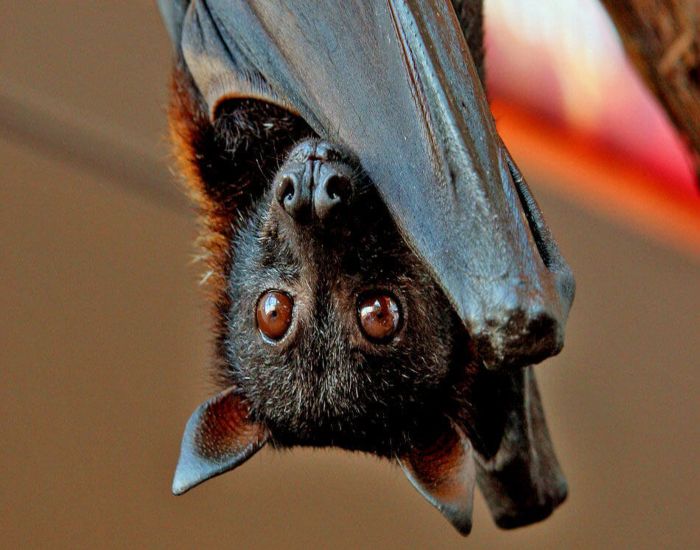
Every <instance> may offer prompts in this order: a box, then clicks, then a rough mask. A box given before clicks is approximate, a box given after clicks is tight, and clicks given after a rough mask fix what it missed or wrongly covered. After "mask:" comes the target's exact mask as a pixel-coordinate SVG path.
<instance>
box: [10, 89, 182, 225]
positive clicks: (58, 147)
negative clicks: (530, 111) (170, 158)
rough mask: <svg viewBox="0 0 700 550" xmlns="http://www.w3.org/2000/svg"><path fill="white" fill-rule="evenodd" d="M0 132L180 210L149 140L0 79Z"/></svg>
mask: <svg viewBox="0 0 700 550" xmlns="http://www.w3.org/2000/svg"><path fill="white" fill-rule="evenodd" d="M0 133H2V134H5V135H6V136H7V137H9V138H11V139H13V140H15V141H18V142H21V143H23V144H25V145H26V146H27V147H29V148H30V149H32V150H33V151H35V152H41V153H42V154H46V155H48V156H51V157H54V158H57V159H58V160H67V161H70V162H71V163H72V164H77V165H79V166H82V167H84V168H86V169H87V170H89V171H91V172H93V173H95V174H96V175H98V176H106V177H107V178H108V179H109V180H110V181H114V182H115V183H117V184H119V185H121V186H124V187H127V188H128V189H130V190H131V191H134V192H136V193H138V194H140V195H141V196H143V197H144V198H146V199H148V200H150V201H153V202H155V203H156V204H160V205H163V206H165V207H166V208H169V209H173V210H176V211H180V212H183V213H184V212H186V211H187V203H186V200H185V199H184V195H183V194H182V193H180V192H179V191H178V189H177V186H176V185H175V184H174V180H175V178H174V176H172V175H171V174H170V172H169V171H168V168H167V159H166V158H165V155H164V158H158V155H157V154H154V152H153V151H154V147H153V143H139V139H138V137H137V136H133V135H131V134H130V133H127V132H124V131H123V130H121V129H119V128H115V127H114V125H113V124H109V123H106V122H103V121H98V120H96V119H95V118H94V117H90V116H88V115H86V114H85V113H81V112H76V111H75V110H74V109H72V108H70V107H68V106H67V105H63V104H60V103H58V102H56V101H54V100H53V99H52V98H50V97H42V96H40V95H38V94H36V93H35V92H34V91H33V90H31V89H27V88H23V87H20V86H17V85H15V84H14V83H11V82H7V81H5V80H0Z"/></svg>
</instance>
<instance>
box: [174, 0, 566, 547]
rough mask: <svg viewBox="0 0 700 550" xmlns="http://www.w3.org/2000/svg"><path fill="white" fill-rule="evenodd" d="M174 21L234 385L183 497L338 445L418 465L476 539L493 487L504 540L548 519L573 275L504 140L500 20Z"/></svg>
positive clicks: (180, 483)
mask: <svg viewBox="0 0 700 550" xmlns="http://www.w3.org/2000/svg"><path fill="white" fill-rule="evenodd" d="M453 8H455V9H456V11H455V9H453ZM161 9H162V11H163V13H164V15H165V17H166V21H167V22H168V24H169V30H170V32H171V36H172V37H173V40H174V42H175V44H176V67H175V71H174V77H173V88H172V90H173V93H172V96H171V97H172V101H171V109H170V120H171V128H172V134H173V138H174V141H175V144H176V149H177V154H178V158H179V160H180V163H181V168H182V171H183V172H184V174H185V175H186V178H187V181H188V183H189V185H190V189H191V191H192V193H193V195H194V198H195V200H196V201H197V204H198V205H199V207H200V211H201V214H202V221H203V226H204V231H203V243H204V247H205V249H206V250H207V253H208V260H207V261H208V272H207V275H206V278H207V280H208V285H209V287H210V289H211V293H212V301H213V303H214V309H215V334H216V344H215V345H216V353H215V357H216V365H215V369H216V373H217V379H218V380H219V381H220V383H221V386H222V388H223V391H222V393H220V394H219V395H217V396H215V397H214V398H213V399H211V400H210V401H208V402H206V403H204V404H203V405H202V406H201V407H200V408H199V409H198V410H197V411H195V413H194V415H193V416H192V418H191V419H190V421H189V423H188V425H187V428H186V430H185V435H184V438H183V443H182V452H181V457H180V462H179V464H178V468H177V472H176V476H175V481H174V485H173V490H174V492H175V493H178V494H179V493H182V492H184V491H186V490H188V489H189V488H191V487H193V486H194V485H196V484H198V483H200V482H202V481H204V480H206V479H208V478H210V477H212V476H214V475H218V474H220V473H223V472H225V471H228V470H230V469H232V468H235V467H236V466H238V465H239V464H241V463H242V462H243V461H244V460H246V459H247V458H249V457H250V456H252V455H253V454H254V453H255V452H256V451H257V450H259V449H260V448H261V447H262V446H263V445H265V444H270V445H273V446H276V447H291V446H296V445H309V446H317V447H323V446H337V447H341V448H345V449H349V450H355V451H363V452H369V453H373V454H376V455H378V456H382V457H386V458H389V459H392V460H396V461H397V462H398V463H399V464H400V465H401V467H402V468H403V469H404V471H405V473H406V475H407V477H408V478H409V480H410V481H411V482H412V483H413V484H414V486H415V487H416V489H417V490H418V491H419V492H420V493H421V494H422V495H423V496H424V497H425V498H426V499H427V500H428V501H429V502H431V504H433V505H434V506H436V507H437V508H438V509H439V510H440V511H441V512H442V513H443V514H444V515H445V516H446V518H447V519H448V520H449V521H451V522H452V524H453V525H454V526H455V527H456V528H457V529H458V530H459V531H460V532H462V533H464V534H466V533H468V532H469V530H470V529H471V507H472V493H473V488H474V485H475V482H476V481H478V483H479V486H480V487H481V490H482V492H483V493H484V495H485V497H486V499H487V501H488V503H489V505H490V507H491V510H492V513H493V515H494V518H495V519H496V521H497V523H498V524H499V525H500V526H502V527H516V526H519V525H524V524H527V523H531V522H533V521H537V520H540V519H542V518H544V517H546V516H548V515H549V514H550V513H551V512H552V510H553V509H554V508H555V507H556V506H557V505H558V504H559V503H561V502H562V501H563V500H564V498H565V497H566V482H565V480H564V478H563V475H562V473H561V471H560V469H559V466H558V463H557V460H556V458H555V456H554V452H553V450H552V446H551V442H550V441H549V435H548V433H547V428H546V425H545V421H544V416H543V412H542V408H541V405H540V401H539V394H538V392H537V388H536V385H535V381H534V375H533V373H532V372H531V367H530V366H529V365H531V364H533V363H536V362H538V361H540V360H542V359H543V358H545V357H547V356H549V355H552V354H553V353H556V352H557V351H558V350H559V349H560V347H561V343H562V337H563V322H564V320H565V318H566V314H567V312H568V308H569V305H570V303H571V299H572V297H573V279H572V278H571V274H570V272H569V270H568V268H567V267H566V264H565V263H564V261H563V259H562V258H561V256H559V254H558V252H557V250H556V246H555V245H554V243H553V241H552V239H551V237H550V235H549V232H548V230H547V228H546V226H545V225H544V222H543V221H542V218H541V214H540V213H539V210H538V209H537V207H536V204H535V203H534V201H533V199H532V197H531V196H530V194H529V191H528V190H527V187H526V186H525V184H524V182H523V180H522V177H521V176H520V174H519V172H518V171H517V168H516V167H515V165H514V163H513V162H512V160H511V159H510V157H509V155H508V154H507V151H505V148H504V147H503V145H502V143H501V142H500V139H499V138H498V136H497V134H496V133H495V130H494V129H493V124H492V121H491V118H490V114H489V113H488V107H487V105H486V103H485V99H484V93H483V88H482V86H481V83H480V81H479V75H483V56H482V50H481V41H482V30H481V4H480V2H454V6H452V5H451V4H449V3H447V2H441V1H438V0H428V1H426V2H424V3H420V2H412V1H398V0H397V1H389V2H387V3H386V4H384V3H377V5H376V6H374V5H372V6H371V7H370V6H368V4H366V3H362V2H345V3H339V2H333V1H328V2H322V3H321V4H320V5H316V4H314V9H312V8H311V7H310V5H309V6H306V5H305V3H304V2H298V3H297V2H295V3H293V4H292V3H277V2H256V1H250V2H238V1H228V2H226V1H210V2H198V1H195V2H192V3H189V2H161ZM462 32H464V33H465V34H464V35H463V34H462ZM470 49H471V50H472V51H473V52H474V54H475V55H474V59H475V61H476V63H477V64H476V65H475V64H474V63H473V62H472V57H471V54H470ZM377 83H381V86H380V85H378V84H377Z"/></svg>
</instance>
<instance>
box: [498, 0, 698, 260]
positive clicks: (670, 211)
mask: <svg viewBox="0 0 700 550" xmlns="http://www.w3.org/2000/svg"><path fill="white" fill-rule="evenodd" d="M485 5H486V10H487V13H486V21H487V30H486V52H487V73H488V74H487V78H488V85H489V92H490V96H491V100H492V109H493V111H494V115H495V117H496V122H497V124H498V126H499V129H500V131H501V133H502V135H503V138H504V141H505V142H506V143H507V144H508V146H509V147H510V148H511V149H512V151H513V153H514V156H515V158H516V160H518V161H519V162H520V163H521V164H523V165H524V166H525V168H530V169H531V170H535V171H537V172H540V171H542V172H543V174H542V175H543V176H544V177H543V178H540V179H542V180H543V182H544V183H552V184H553V186H554V187H555V188H557V189H558V190H560V191H563V192H565V193H567V194H569V195H573V196H575V197H576V198H577V199H580V200H583V201H584V202H585V203H587V204H590V205H593V206H595V207H596V208H597V209H599V210H600V209H602V210H604V211H605V212H606V213H607V214H610V215H613V216H614V217H616V218H622V219H624V220H625V221H627V222H629V221H632V222H634V225H635V226H637V227H639V228H642V229H644V230H647V232H649V231H651V232H653V233H654V234H655V235H656V236H658V237H661V238H663V239H664V240H665V241H667V242H671V243H672V244H675V245H679V246H681V247H682V248H683V249H686V250H688V249H690V250H692V251H694V252H696V253H698V254H700V192H699V191H698V187H697V186H696V182H695V177H694V173H693V170H692V164H691V160H690V155H689V153H688V151H687V150H686V149H685V146H684V145H683V143H682V142H681V140H680V138H679V137H678V135H677V134H676V132H675V130H674V128H673V127H672V126H671V124H670V122H669V121H668V119H667V118H666V114H665V113H664V111H663V109H662V108H661V106H660V105H659V104H658V103H657V102H656V99H655V98H654V97H653V96H652V95H651V93H650V92H649V91H648V90H647V89H646V87H645V86H644V84H643V82H642V81H641V79H640V78H639V77H638V75H637V74H636V73H635V71H634V69H633V68H632V66H631V65H630V63H629V62H628V61H627V59H626V57H625V53H624V51H623V48H622V44H621V42H620V39H619V37H618V35H617V33H616V31H615V28H614V26H613V25H612V23H611V21H610V19H609V18H608V16H607V14H606V12H605V10H604V9H603V7H602V6H601V5H600V4H599V3H598V2H597V1H595V0H540V1H538V2H530V1H528V0H489V1H488V2H486V3H485Z"/></svg>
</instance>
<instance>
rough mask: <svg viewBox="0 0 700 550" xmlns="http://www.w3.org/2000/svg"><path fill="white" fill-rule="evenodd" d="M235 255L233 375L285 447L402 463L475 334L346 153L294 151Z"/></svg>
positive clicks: (325, 146) (310, 145)
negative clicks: (468, 333)
mask: <svg viewBox="0 0 700 550" xmlns="http://www.w3.org/2000/svg"><path fill="white" fill-rule="evenodd" d="M231 257H232V260H231V271H230V273H231V276H230V282H229V285H228V289H227V292H228V296H229V301H230V309H229V315H228V318H229V322H228V325H227V336H226V350H227V366H226V376H227V377H228V378H229V383H230V385H235V386H237V387H240V388H241V389H242V390H243V391H244V393H245V395H246V396H247V397H248V400H249V401H250V405H251V410H252V415H253V416H254V417H255V418H256V419H258V420H259V421H261V422H263V423H264V424H265V425H266V426H267V427H268V429H269V431H270V434H271V436H272V440H273V441H275V442H276V443H278V444H280V445H295V444H305V445H337V446H342V447H346V448H351V449H360V450H366V451H373V452H376V453H379V454H383V455H393V454H395V453H396V452H398V451H399V450H401V449H403V448H405V447H406V445H407V444H408V442H409V441H410V439H411V433H412V432H414V431H415V430H420V428H421V425H425V424H426V423H428V422H429V421H430V420H431V419H433V418H434V417H437V416H439V415H441V414H444V412H445V408H446V403H447V402H448V401H449V398H450V392H451V389H452V385H453V383H454V380H453V377H454V376H456V375H457V373H463V372H464V370H465V357H464V352H457V351H456V350H457V348H458V346H457V345H456V343H457V342H459V343H460V344H461V346H459V348H460V349H464V348H465V347H466V346H465V337H464V335H463V329H461V326H460V322H459V319H458V318H457V316H456V315H455V314H454V312H453V309H452V308H451V307H450V305H449V303H448V301H447V299H446V297H445V296H444V294H443V292H442V291H441V290H440V288H439V287H438V285H437V284H436V283H435V282H434V281H433V280H432V277H431V276H430V274H429V273H428V272H427V270H426V269H425V267H424V266H423V265H422V263H421V262H419V261H418V259H417V258H416V257H415V255H414V254H413V253H412V252H411V251H410V250H409V249H408V247H407V246H406V244H405V242H404V240H403V239H402V238H401V237H400V235H399V234H398V232H397V230H396V228H395V226H394V224H393V222H392V220H391V217H390V215H389V213H388V211H387V209H386V207H385V206H384V204H383V202H382V201H381V200H380V198H379V196H378V195H377V192H376V189H374V187H373V185H372V183H371V182H370V181H369V180H368V179H367V178H366V177H365V176H364V175H363V172H362V170H361V167H360V166H359V164H358V163H357V161H356V160H354V159H353V158H352V156H351V155H350V154H349V153H348V152H345V151H343V150H342V149H341V148H340V147H337V146H335V145H333V144H330V143H327V142H323V141H320V140H317V139H307V140H304V141H302V142H300V143H299V144H297V145H296V146H295V147H293V148H292V149H291V150H290V151H289V152H288V153H287V155H286V158H285V160H284V162H283V163H282V165H281V167H280V168H279V170H278V172H277V174H276V175H275V177H274V178H273V180H272V181H271V182H270V185H269V188H268V189H267V191H266V192H265V193H264V194H263V195H262V196H261V198H260V200H259V203H258V204H257V206H256V207H255V208H254V211H253V213H252V215H251V217H250V220H249V221H248V223H247V224H246V225H245V226H244V227H243V228H242V229H241V231H240V233H239V234H238V236H237V238H236V239H235V240H234V242H233V244H232V251H231Z"/></svg>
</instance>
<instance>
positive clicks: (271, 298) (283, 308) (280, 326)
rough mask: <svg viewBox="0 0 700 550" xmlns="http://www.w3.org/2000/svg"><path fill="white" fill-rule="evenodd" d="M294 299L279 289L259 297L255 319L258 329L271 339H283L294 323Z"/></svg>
mask: <svg viewBox="0 0 700 550" xmlns="http://www.w3.org/2000/svg"><path fill="white" fill-rule="evenodd" d="M293 308H294V302H293V301H292V299H291V298H290V297H289V296H288V295H287V294H285V293H284V292H280V291H279V290H268V291H267V292H265V293H264V294H263V295H262V296H260V298H259V299H258V305H257V307H256V311H255V319H256V320H257V322H258V330H260V332H261V333H262V335H263V336H265V337H267V338H269V339H270V340H281V339H282V337H283V336H284V335H285V334H287V330H288V329H289V325H290V324H291V323H292V309H293Z"/></svg>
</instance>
